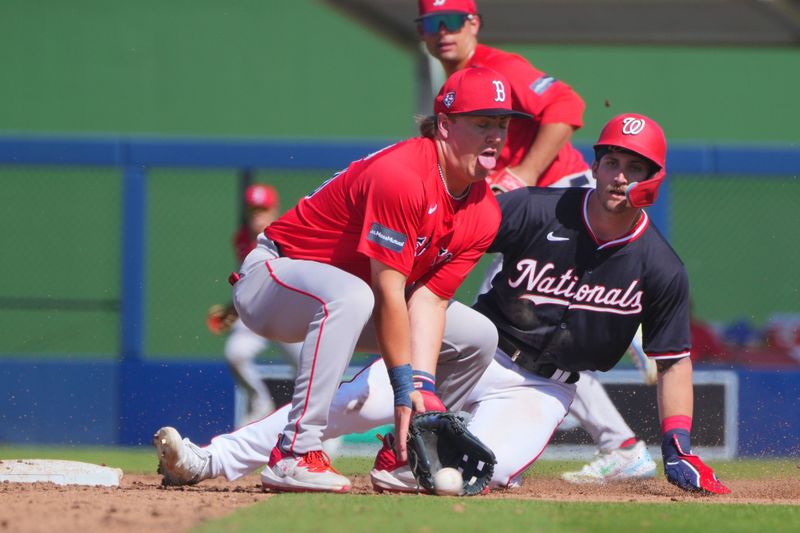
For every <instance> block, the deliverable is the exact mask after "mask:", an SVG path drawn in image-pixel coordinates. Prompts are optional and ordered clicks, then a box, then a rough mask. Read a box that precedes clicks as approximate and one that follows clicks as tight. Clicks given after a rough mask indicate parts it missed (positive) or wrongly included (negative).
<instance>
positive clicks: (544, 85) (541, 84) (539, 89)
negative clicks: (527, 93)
mask: <svg viewBox="0 0 800 533" xmlns="http://www.w3.org/2000/svg"><path fill="white" fill-rule="evenodd" d="M555 82H556V79H555V78H554V77H553V76H548V75H546V74H545V75H544V76H542V77H541V78H539V79H537V80H536V81H534V82H533V83H531V85H530V89H531V90H532V91H533V92H535V93H536V94H539V95H541V94H543V93H544V92H545V91H546V90H547V89H548V88H549V87H550V86H551V85H553V84H554V83H555Z"/></svg>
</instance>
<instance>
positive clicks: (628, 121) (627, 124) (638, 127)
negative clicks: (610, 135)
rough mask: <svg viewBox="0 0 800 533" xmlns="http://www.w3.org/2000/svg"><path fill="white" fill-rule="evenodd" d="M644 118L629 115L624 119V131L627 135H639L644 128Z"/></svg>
mask: <svg viewBox="0 0 800 533" xmlns="http://www.w3.org/2000/svg"><path fill="white" fill-rule="evenodd" d="M644 126H645V121H644V119H643V118H633V117H627V118H625V119H623V120H622V133H624V134H625V135H639V134H640V133H642V131H643V130H644Z"/></svg>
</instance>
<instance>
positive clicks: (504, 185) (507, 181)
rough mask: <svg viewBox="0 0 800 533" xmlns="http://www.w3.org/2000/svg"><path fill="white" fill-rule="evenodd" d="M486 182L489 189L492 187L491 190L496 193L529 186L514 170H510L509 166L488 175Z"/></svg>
mask: <svg viewBox="0 0 800 533" xmlns="http://www.w3.org/2000/svg"><path fill="white" fill-rule="evenodd" d="M486 183H487V184H488V185H489V189H491V191H492V192H493V193H495V194H500V193H503V192H508V191H513V190H514V189H521V188H522V187H527V186H528V185H527V184H526V183H525V182H524V181H522V180H521V179H519V178H518V177H517V176H516V175H515V174H514V173H513V172H511V171H510V170H508V168H507V167H506V168H504V169H503V170H498V171H497V172H492V173H491V174H489V175H488V176H486Z"/></svg>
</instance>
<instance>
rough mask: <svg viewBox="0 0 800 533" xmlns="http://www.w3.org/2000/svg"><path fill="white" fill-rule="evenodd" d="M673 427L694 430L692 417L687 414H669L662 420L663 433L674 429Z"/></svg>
mask: <svg viewBox="0 0 800 533" xmlns="http://www.w3.org/2000/svg"><path fill="white" fill-rule="evenodd" d="M673 429H685V430H686V431H688V432H690V433H691V431H692V417H691V416H686V415H673V416H668V417H667V418H665V419H664V420H662V421H661V433H662V434H664V433H666V432H667V431H672V430H673Z"/></svg>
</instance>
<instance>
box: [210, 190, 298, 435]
mask: <svg viewBox="0 0 800 533" xmlns="http://www.w3.org/2000/svg"><path fill="white" fill-rule="evenodd" d="M244 206H245V210H246V213H245V214H246V221H245V222H244V223H243V224H242V225H241V226H240V227H239V229H238V230H237V231H236V233H235V234H234V236H233V247H234V252H235V253H236V264H237V265H240V264H242V261H244V258H245V257H247V254H249V253H250V252H251V251H252V250H253V248H255V247H256V238H257V237H258V236H259V235H260V234H261V233H263V232H264V230H265V229H266V228H267V227H268V226H269V225H270V224H272V223H273V222H275V221H276V220H277V219H278V217H279V216H280V197H279V196H278V191H277V190H275V188H273V187H271V186H269V185H265V184H260V183H259V184H254V185H250V186H249V187H247V189H246V190H245V193H244ZM207 325H208V329H209V330H210V331H211V332H212V333H214V334H216V335H221V334H224V333H228V338H227V339H226V340H225V359H226V360H227V362H228V366H229V367H230V369H231V372H232V373H233V377H234V379H236V382H237V383H238V384H239V385H240V386H241V387H242V388H244V390H245V391H246V392H247V397H248V398H247V406H246V407H247V408H246V413H245V417H244V420H243V421H241V422H242V423H241V424H240V425H246V424H249V423H251V422H253V421H255V420H258V419H259V418H262V417H264V416H267V415H268V414H269V413H271V412H272V411H274V410H275V404H274V402H273V400H272V395H271V394H270V392H269V390H268V388H267V386H266V385H265V384H264V381H263V379H262V378H261V375H260V374H259V372H258V367H257V365H256V357H257V356H258V354H260V353H261V352H263V351H264V350H266V349H267V348H269V345H270V343H269V341H268V340H267V339H265V338H264V337H262V336H261V335H258V334H256V333H253V332H252V331H251V330H250V329H249V328H248V327H247V326H245V325H244V323H243V322H242V321H241V320H240V319H239V317H238V315H237V314H236V310H235V309H234V307H233V304H228V305H226V306H221V305H215V306H212V307H211V308H210V309H209V312H208V319H207ZM278 345H279V346H280V348H281V351H282V352H283V353H284V355H285V356H286V360H287V362H288V363H289V364H290V365H292V366H293V367H295V368H297V361H298V359H299V357H300V347H301V346H302V344H301V343H283V342H279V343H278Z"/></svg>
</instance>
